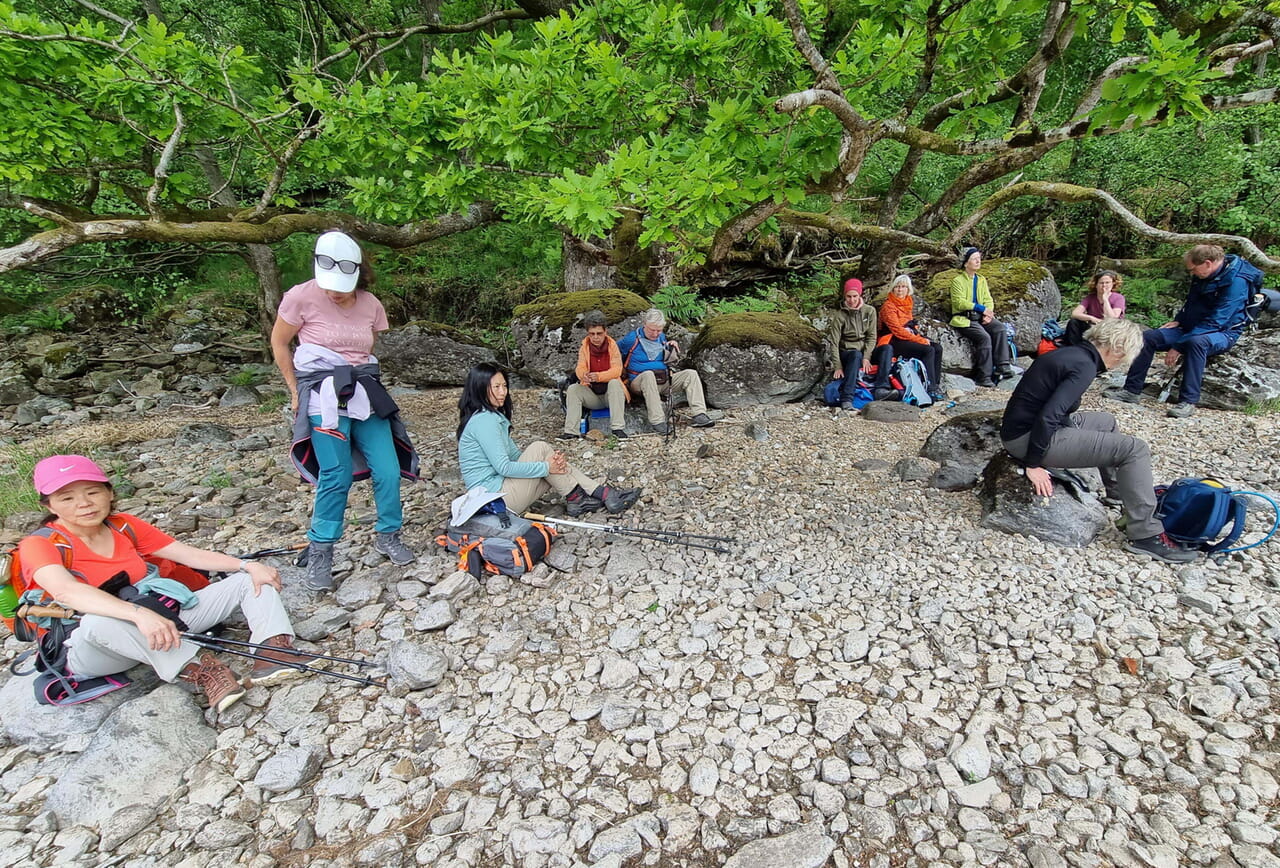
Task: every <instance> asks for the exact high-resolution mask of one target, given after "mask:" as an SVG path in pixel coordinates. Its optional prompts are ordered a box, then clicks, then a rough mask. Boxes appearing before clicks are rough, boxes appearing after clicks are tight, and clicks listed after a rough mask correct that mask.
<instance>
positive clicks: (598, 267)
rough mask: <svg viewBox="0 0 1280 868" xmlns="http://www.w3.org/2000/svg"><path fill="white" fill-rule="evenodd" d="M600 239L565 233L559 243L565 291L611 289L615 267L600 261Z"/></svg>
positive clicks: (601, 251)
mask: <svg viewBox="0 0 1280 868" xmlns="http://www.w3.org/2000/svg"><path fill="white" fill-rule="evenodd" d="M601 243H603V242H602V240H601V239H595V240H594V241H587V240H583V239H581V238H578V237H576V236H573V235H570V234H569V233H567V232H566V233H565V234H564V236H563V241H562V244H561V264H562V267H563V274H564V289H565V292H578V291H579V290H583V289H611V288H612V287H613V286H614V273H615V271H616V269H615V268H614V267H613V266H612V265H609V264H608V263H607V262H602V261H601V260H602V258H603V257H602V253H604V252H605V251H604V249H603V248H602V247H601V246H600V245H601Z"/></svg>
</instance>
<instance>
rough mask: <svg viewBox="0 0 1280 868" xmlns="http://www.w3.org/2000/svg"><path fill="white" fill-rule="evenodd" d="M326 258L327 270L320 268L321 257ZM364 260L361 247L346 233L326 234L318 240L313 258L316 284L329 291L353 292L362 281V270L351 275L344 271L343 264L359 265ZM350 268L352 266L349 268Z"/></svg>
mask: <svg viewBox="0 0 1280 868" xmlns="http://www.w3.org/2000/svg"><path fill="white" fill-rule="evenodd" d="M322 256H323V257H326V259H325V260H324V261H325V262H326V263H327V264H328V267H327V268H322V267H321V266H320V262H321V260H320V257H322ZM362 261H363V260H362V259H361V257H360V245H359V244H357V243H356V242H355V239H354V238H352V237H351V236H350V235H347V234H346V233H345V232H326V233H325V234H323V235H321V236H320V237H319V238H317V239H316V253H315V257H313V262H314V263H315V271H316V283H318V284H320V288H321V289H328V290H332V291H334V292H351V291H353V290H354V289H355V288H356V283H357V282H359V280H360V269H359V268H357V269H355V270H354V271H352V272H351V273H350V274H347V273H345V272H344V271H343V270H342V263H344V262H354V263H356V264H357V265H358V264H359V263H360V262H362ZM347 267H348V268H350V266H347Z"/></svg>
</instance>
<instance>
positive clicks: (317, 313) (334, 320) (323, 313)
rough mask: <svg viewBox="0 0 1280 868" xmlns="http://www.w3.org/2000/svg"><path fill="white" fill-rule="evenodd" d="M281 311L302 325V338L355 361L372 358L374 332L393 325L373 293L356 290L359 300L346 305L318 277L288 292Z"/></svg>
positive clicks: (286, 317)
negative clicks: (332, 296) (333, 297)
mask: <svg viewBox="0 0 1280 868" xmlns="http://www.w3.org/2000/svg"><path fill="white" fill-rule="evenodd" d="M278 313H279V314H280V318H281V319H282V320H284V321H285V322H287V323H288V324H289V325H292V326H298V340H299V341H300V342H302V343H304V344H319V345H320V346H322V347H328V348H329V349H331V350H333V351H334V352H335V353H340V354H341V355H342V357H343V358H344V359H346V360H347V361H348V362H350V363H351V364H353V365H363V364H364V363H365V362H367V361H369V353H370V352H372V351H373V337H374V333H375V332H384V331H386V330H387V329H389V328H390V327H391V326H390V324H389V323H388V322H387V312H386V310H384V309H383V307H382V302H380V301H378V297H377V296H376V295H374V294H373V293H371V292H365V291H363V290H356V303H355V304H353V305H352V306H351V307H348V308H342V307H338V305H337V304H336V303H335V302H334V301H333V300H332V299H331V298H329V296H327V295H325V292H324V290H323V289H321V288H320V286H319V284H317V283H316V282H315V281H314V280H308V281H307V282H306V283H299V284H298V285H297V286H295V287H294V288H293V289H291V290H289V291H288V292H286V293H285V294H284V298H282V299H281V300H280V309H279V311H278Z"/></svg>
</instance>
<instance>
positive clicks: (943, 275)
mask: <svg viewBox="0 0 1280 868" xmlns="http://www.w3.org/2000/svg"><path fill="white" fill-rule="evenodd" d="M963 273H964V272H963V270H962V269H959V268H948V269H947V270H946V271H940V272H938V273H937V274H935V275H934V276H933V277H931V278H929V282H928V283H927V284H926V285H925V286H924V287H923V288H922V289H921V290H920V294H921V295H922V296H924V300H925V301H927V302H928V303H929V304H930V305H931V306H932V307H933V308H934V309H935V310H939V311H942V312H944V313H949V312H950V311H951V281H952V280H954V279H955V277H956V276H957V275H959V274H963ZM978 274H980V275H982V276H983V277H985V278H986V279H987V286H989V287H990V288H991V297H992V298H993V299H995V303H996V310H999V311H1004V310H1008V309H1009V308H1010V307H1011V306H1012V305H1015V304H1017V303H1018V302H1020V301H1022V300H1023V299H1025V298H1027V287H1029V286H1031V285H1032V284H1033V283H1039V282H1040V281H1042V280H1045V279H1048V278H1051V277H1052V275H1051V274H1050V273H1049V271H1048V269H1046V268H1045V267H1044V266H1042V265H1040V264H1038V263H1035V262H1032V261H1030V260H1028V259H985V260H983V262H982V268H981V269H980V270H979V271H978Z"/></svg>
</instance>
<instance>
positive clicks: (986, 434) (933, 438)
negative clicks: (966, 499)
mask: <svg viewBox="0 0 1280 868" xmlns="http://www.w3.org/2000/svg"><path fill="white" fill-rule="evenodd" d="M1003 418H1004V410H1003V409H1000V410H987V411H979V412H976V413H963V414H958V415H956V416H953V417H951V418H950V419H948V420H947V421H946V422H944V423H942V424H941V425H939V426H938V427H937V428H934V429H933V433H931V434H930V435H929V437H928V439H926V440H925V441H924V446H923V447H921V449H920V454H921V455H922V456H924V457H925V458H929V459H931V460H933V461H936V462H938V464H939V465H941V467H940V468H939V471H938V473H937V474H936V475H935V476H934V479H933V482H932V485H933V486H934V487H935V488H942V489H945V490H947V491H960V490H963V489H966V488H973V486H975V485H977V483H978V479H979V478H980V477H981V476H982V468H984V467H986V465H987V462H989V461H990V460H991V456H993V455H995V454H996V453H997V452H999V451H1000V450H1001V449H1003V448H1004V445H1003V444H1002V443H1001V441H1000V421H1001V420H1002V419H1003Z"/></svg>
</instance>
